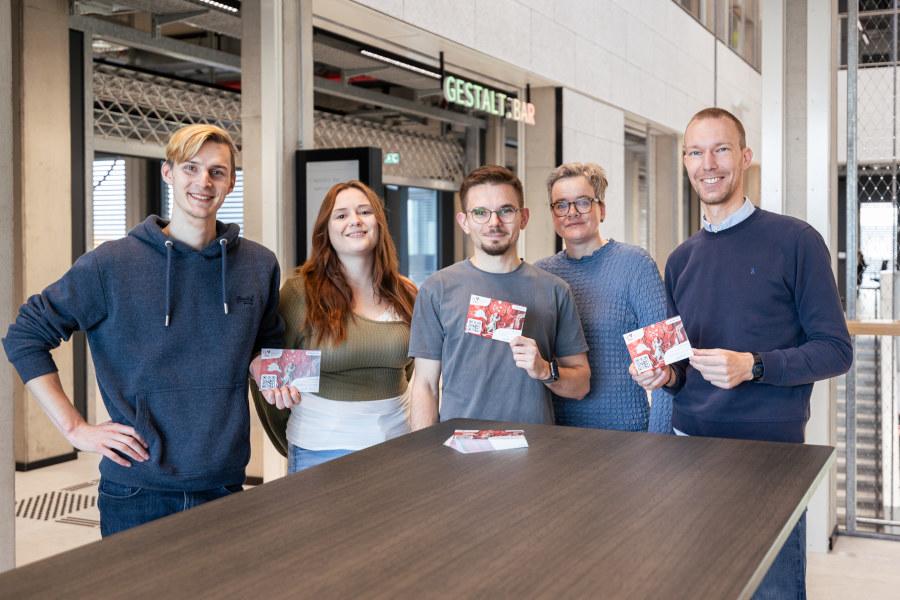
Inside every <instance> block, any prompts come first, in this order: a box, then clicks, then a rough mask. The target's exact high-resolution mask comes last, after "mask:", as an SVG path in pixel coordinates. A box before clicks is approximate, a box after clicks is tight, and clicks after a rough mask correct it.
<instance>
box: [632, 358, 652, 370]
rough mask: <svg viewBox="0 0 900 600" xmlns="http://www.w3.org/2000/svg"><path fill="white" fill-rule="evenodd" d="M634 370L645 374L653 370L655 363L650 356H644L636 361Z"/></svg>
mask: <svg viewBox="0 0 900 600" xmlns="http://www.w3.org/2000/svg"><path fill="white" fill-rule="evenodd" d="M634 368H636V369H637V372H638V373H643V372H644V371H649V370H650V369H652V368H653V361H652V360H650V357H649V356H646V355H644V354H642V355H641V356H638V357H637V358H635V359H634Z"/></svg>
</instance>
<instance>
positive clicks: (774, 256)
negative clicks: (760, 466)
mask: <svg viewBox="0 0 900 600" xmlns="http://www.w3.org/2000/svg"><path fill="white" fill-rule="evenodd" d="M666 292H667V294H668V300H669V304H670V306H669V312H670V314H672V315H676V314H679V315H681V318H682V320H683V321H684V326H685V330H686V331H687V334H688V339H690V341H691V345H692V346H693V347H694V348H724V349H726V350H734V351H736V352H758V353H759V355H760V357H761V358H762V362H763V367H764V369H765V375H764V376H763V378H762V379H761V380H760V381H759V382H749V381H748V382H744V383H742V384H740V385H738V386H737V387H735V388H733V389H731V390H723V389H720V388H717V387H715V386H713V385H712V384H710V383H708V382H707V381H706V380H705V379H703V377H702V376H701V375H700V373H699V372H698V371H696V370H695V369H693V368H691V366H690V365H689V364H688V361H682V362H680V363H677V364H676V370H677V374H678V381H677V382H676V386H675V388H674V389H679V388H680V390H679V391H678V392H677V394H676V395H675V398H674V412H673V417H672V419H673V425H674V426H675V427H676V428H677V429H679V430H681V431H684V432H685V433H688V434H691V435H705V436H714V437H734V438H743V439H760V440H771V441H785V442H802V441H803V430H804V427H805V425H806V422H807V420H808V419H809V398H810V395H811V394H812V386H813V382H815V381H818V380H820V379H826V378H828V377H834V376H836V375H840V374H841V373H844V372H846V371H847V369H849V368H850V363H851V361H852V358H853V355H852V350H851V346H850V336H849V334H848V332H847V325H846V322H845V320H844V313H843V309H842V308H841V303H840V299H839V297H838V292H837V286H836V285H835V282H834V275H833V274H832V272H831V260H830V259H829V255H828V248H827V247H826V246H825V242H824V240H823V239H822V236H820V235H819V233H818V232H817V231H816V230H815V229H814V228H813V227H811V226H810V225H809V224H808V223H805V222H803V221H800V220H799V219H794V218H792V217H787V216H784V215H777V214H774V213H770V212H768V211H765V210H762V209H757V210H755V211H754V212H753V214H751V215H750V216H749V217H747V219H746V220H744V221H742V222H741V223H738V224H737V225H735V226H733V227H730V228H728V229H725V230H723V231H720V232H719V233H710V232H708V231H705V230H702V229H701V230H700V231H698V232H697V233H695V234H694V235H693V236H691V237H690V239H688V240H687V241H686V242H684V243H683V244H682V245H681V246H679V247H678V248H676V249H675V251H674V252H673V253H672V255H671V256H670V257H669V261H668V263H667V264H666Z"/></svg>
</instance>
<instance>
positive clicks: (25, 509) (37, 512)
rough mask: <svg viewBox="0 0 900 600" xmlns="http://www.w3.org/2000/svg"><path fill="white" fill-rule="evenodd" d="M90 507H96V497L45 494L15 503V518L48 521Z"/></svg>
mask: <svg viewBox="0 0 900 600" xmlns="http://www.w3.org/2000/svg"><path fill="white" fill-rule="evenodd" d="M92 506H97V497H96V496H89V495H87V494H73V493H71V492H64V491H59V492H47V493H45V494H41V495H39V496H32V497H31V498H25V499H23V500H19V501H18V502H16V516H17V517H21V518H23V519H36V520H39V521H49V520H50V519H56V518H58V517H63V516H65V515H68V514H69V513H73V512H77V511H79V510H82V509H85V508H90V507H92Z"/></svg>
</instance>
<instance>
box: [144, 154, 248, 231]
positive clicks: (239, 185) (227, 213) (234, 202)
mask: <svg viewBox="0 0 900 600" xmlns="http://www.w3.org/2000/svg"><path fill="white" fill-rule="evenodd" d="M163 185H164V186H166V209H165V214H164V215H162V216H163V218H165V219H168V218H169V216H170V215H171V214H172V186H170V185H169V184H168V183H165V182H164V183H163ZM216 218H217V219H218V220H219V221H222V222H223V223H237V224H238V226H240V228H241V236H243V235H244V171H243V170H241V169H238V170H237V171H236V172H235V180H234V190H232V191H231V193H230V194H228V195H227V196H225V202H224V203H223V204H222V207H221V208H220V209H219V212H218V213H217V215H216Z"/></svg>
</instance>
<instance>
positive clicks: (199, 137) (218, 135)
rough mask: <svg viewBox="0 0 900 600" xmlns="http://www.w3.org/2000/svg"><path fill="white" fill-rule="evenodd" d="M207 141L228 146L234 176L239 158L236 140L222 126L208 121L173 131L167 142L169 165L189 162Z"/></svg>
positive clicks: (167, 160)
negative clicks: (209, 123) (207, 122)
mask: <svg viewBox="0 0 900 600" xmlns="http://www.w3.org/2000/svg"><path fill="white" fill-rule="evenodd" d="M206 142H215V143H217V144H225V145H226V146H228V151H229V154H231V176H232V177H234V175H235V170H234V165H235V161H236V159H237V146H235V145H234V140H232V139H231V136H230V135H228V132H227V131H225V130H224V129H222V128H221V127H216V126H215V125H208V124H206V123H200V124H197V125H188V126H186V127H182V128H181V129H179V130H178V131H176V132H175V133H173V134H172V137H170V138H169V143H168V144H166V162H168V163H169V165H174V164H176V163H183V162H187V161H189V160H191V159H192V158H194V157H195V156H196V155H197V153H198V152H200V148H202V147H203V144H205V143H206Z"/></svg>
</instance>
